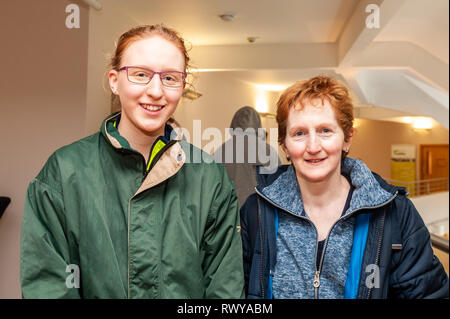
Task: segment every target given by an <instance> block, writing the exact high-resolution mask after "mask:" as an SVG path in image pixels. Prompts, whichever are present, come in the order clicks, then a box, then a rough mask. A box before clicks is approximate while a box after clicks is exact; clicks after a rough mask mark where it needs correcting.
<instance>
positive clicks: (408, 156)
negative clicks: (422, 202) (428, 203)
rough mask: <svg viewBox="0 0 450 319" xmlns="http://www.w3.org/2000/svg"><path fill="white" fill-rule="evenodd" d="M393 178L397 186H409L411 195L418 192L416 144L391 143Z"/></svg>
mask: <svg viewBox="0 0 450 319" xmlns="http://www.w3.org/2000/svg"><path fill="white" fill-rule="evenodd" d="M391 179H392V180H393V181H392V182H393V184H394V185H397V186H402V187H407V188H408V192H409V194H410V195H411V196H414V195H415V193H416V189H415V181H416V146H415V145H414V144H392V145H391Z"/></svg>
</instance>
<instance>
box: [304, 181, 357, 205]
mask: <svg viewBox="0 0 450 319" xmlns="http://www.w3.org/2000/svg"><path fill="white" fill-rule="evenodd" d="M297 181H298V184H299V186H300V191H301V195H302V201H303V204H304V205H305V206H309V207H323V206H327V205H328V204H330V203H331V202H333V201H334V200H338V199H340V198H341V197H342V196H345V195H346V194H347V193H348V191H349V189H350V184H349V183H348V181H347V179H346V178H345V177H344V176H342V175H341V174H340V173H339V172H337V173H336V174H333V175H332V176H330V177H329V178H328V179H326V180H324V181H320V182H311V181H307V180H305V179H303V178H301V177H299V176H297Z"/></svg>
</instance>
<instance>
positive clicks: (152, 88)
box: [146, 74, 164, 100]
mask: <svg viewBox="0 0 450 319" xmlns="http://www.w3.org/2000/svg"><path fill="white" fill-rule="evenodd" d="M146 93H147V95H150V96H151V97H152V98H154V99H155V100H157V99H160V98H161V97H162V96H163V93H164V92H163V87H162V83H161V79H160V75H159V74H155V75H153V78H152V79H151V80H150V83H148V84H147V88H146Z"/></svg>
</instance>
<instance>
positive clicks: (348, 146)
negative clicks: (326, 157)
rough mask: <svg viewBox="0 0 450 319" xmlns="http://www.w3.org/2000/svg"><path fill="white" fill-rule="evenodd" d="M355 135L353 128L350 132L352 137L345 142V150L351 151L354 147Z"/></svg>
mask: <svg viewBox="0 0 450 319" xmlns="http://www.w3.org/2000/svg"><path fill="white" fill-rule="evenodd" d="M354 133H355V130H354V129H353V128H352V129H351V130H350V136H349V137H348V139H347V141H345V142H344V150H345V149H349V148H350V146H351V145H352V139H353V134H354Z"/></svg>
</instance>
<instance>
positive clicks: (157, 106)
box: [139, 103, 164, 112]
mask: <svg viewBox="0 0 450 319" xmlns="http://www.w3.org/2000/svg"><path fill="white" fill-rule="evenodd" d="M139 106H140V107H142V108H143V109H144V110H146V111H149V112H158V111H160V110H162V109H163V108H164V105H160V104H145V103H139Z"/></svg>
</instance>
